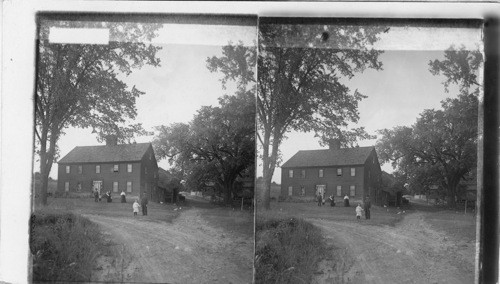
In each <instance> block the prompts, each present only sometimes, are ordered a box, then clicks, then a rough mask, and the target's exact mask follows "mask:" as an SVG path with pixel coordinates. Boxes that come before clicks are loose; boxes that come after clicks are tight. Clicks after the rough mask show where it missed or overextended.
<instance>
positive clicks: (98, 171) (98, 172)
mask: <svg viewBox="0 0 500 284" xmlns="http://www.w3.org/2000/svg"><path fill="white" fill-rule="evenodd" d="M95 173H96V174H100V173H101V166H100V165H96V166H95Z"/></svg>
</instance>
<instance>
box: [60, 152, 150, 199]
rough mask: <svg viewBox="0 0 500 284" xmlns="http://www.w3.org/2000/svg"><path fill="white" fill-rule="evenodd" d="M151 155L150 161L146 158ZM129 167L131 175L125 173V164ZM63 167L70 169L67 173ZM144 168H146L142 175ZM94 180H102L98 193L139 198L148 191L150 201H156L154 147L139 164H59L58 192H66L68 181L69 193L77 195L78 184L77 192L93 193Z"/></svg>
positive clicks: (137, 162) (131, 162)
mask: <svg viewBox="0 0 500 284" xmlns="http://www.w3.org/2000/svg"><path fill="white" fill-rule="evenodd" d="M150 155H151V159H150V158H149V157H150ZM129 164H132V172H131V173H129V172H128V171H127V165H129ZM97 165H100V166H101V170H100V173H96V166H97ZM114 165H118V172H114V171H113V167H114ZM66 166H70V173H66ZM79 166H82V173H81V174H80V173H78V167H79ZM144 168H148V171H147V174H145V170H144ZM93 181H102V188H101V193H104V192H106V191H111V192H112V194H113V195H117V194H119V193H120V192H121V191H122V190H123V191H125V192H126V194H127V195H132V196H140V195H141V194H142V193H144V192H147V193H148V197H149V198H150V199H151V200H152V201H158V200H157V198H156V196H157V195H158V186H157V185H158V164H157V162H156V158H155V156H154V152H153V148H152V147H151V146H150V147H149V148H148V149H147V151H146V153H145V154H144V156H143V157H142V159H141V161H121V162H106V163H59V165H58V178H57V190H58V192H61V193H63V192H65V183H66V182H69V192H70V193H75V192H78V187H77V186H78V184H80V185H81V190H80V191H79V192H80V193H89V194H90V193H92V189H93ZM113 182H118V192H114V191H113ZM127 182H132V192H127Z"/></svg>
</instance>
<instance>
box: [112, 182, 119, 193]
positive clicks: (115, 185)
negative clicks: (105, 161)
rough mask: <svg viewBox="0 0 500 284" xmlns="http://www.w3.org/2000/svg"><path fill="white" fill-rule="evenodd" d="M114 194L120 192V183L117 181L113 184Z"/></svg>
mask: <svg viewBox="0 0 500 284" xmlns="http://www.w3.org/2000/svg"><path fill="white" fill-rule="evenodd" d="M113 192H118V182H117V181H114V182H113Z"/></svg>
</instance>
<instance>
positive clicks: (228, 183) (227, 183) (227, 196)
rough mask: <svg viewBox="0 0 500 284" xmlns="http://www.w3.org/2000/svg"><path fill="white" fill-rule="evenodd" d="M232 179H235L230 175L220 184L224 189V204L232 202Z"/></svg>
mask: <svg viewBox="0 0 500 284" xmlns="http://www.w3.org/2000/svg"><path fill="white" fill-rule="evenodd" d="M234 181H235V178H232V177H230V178H228V179H226V180H224V183H223V185H222V186H223V190H224V203H225V204H226V205H230V204H232V201H233V196H232V193H233V184H234Z"/></svg>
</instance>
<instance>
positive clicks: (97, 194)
mask: <svg viewBox="0 0 500 284" xmlns="http://www.w3.org/2000/svg"><path fill="white" fill-rule="evenodd" d="M94 201H95V202H99V192H98V191H97V190H95V189H94Z"/></svg>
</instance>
